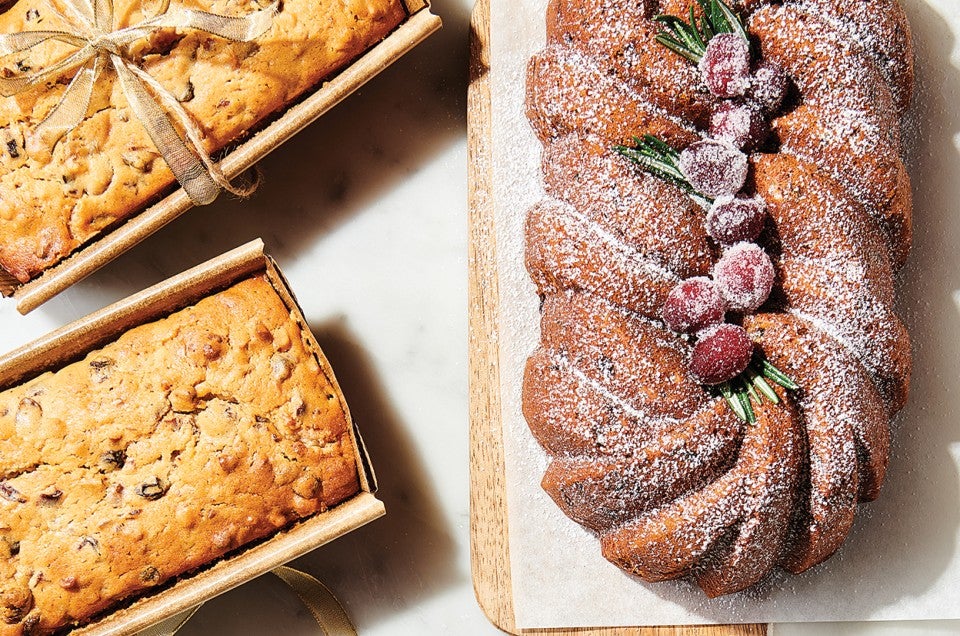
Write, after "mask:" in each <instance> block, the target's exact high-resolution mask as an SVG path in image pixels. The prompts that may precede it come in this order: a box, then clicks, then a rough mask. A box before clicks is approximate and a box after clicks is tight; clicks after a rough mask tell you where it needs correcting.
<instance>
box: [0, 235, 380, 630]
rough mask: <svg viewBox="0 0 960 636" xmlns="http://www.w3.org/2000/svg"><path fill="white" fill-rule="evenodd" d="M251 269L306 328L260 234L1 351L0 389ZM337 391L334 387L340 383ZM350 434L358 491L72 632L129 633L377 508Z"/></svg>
mask: <svg viewBox="0 0 960 636" xmlns="http://www.w3.org/2000/svg"><path fill="white" fill-rule="evenodd" d="M256 273H264V274H265V275H266V277H267V280H269V281H270V283H271V284H272V285H273V287H274V289H275V290H276V291H277V293H278V294H279V296H280V298H281V299H282V300H283V302H284V303H285V304H286V305H287V307H288V308H289V309H290V312H291V315H292V316H293V318H294V319H295V320H296V321H297V322H298V323H299V324H300V326H301V328H302V329H304V331H305V333H307V334H309V333H310V330H309V327H308V326H307V322H306V320H305V319H304V317H303V314H302V312H301V310H300V307H299V305H298V304H297V302H296V299H295V298H294V296H293V293H292V292H291V291H290V289H289V287H288V285H287V283H286V280H285V279H284V277H283V275H282V274H281V273H280V271H279V269H278V268H277V266H276V264H275V263H274V262H273V259H271V258H270V257H269V256H267V255H265V254H264V252H263V242H262V241H260V240H256V241H252V242H250V243H247V244H246V245H243V246H241V247H239V248H237V249H235V250H232V251H230V252H228V253H226V254H223V255H222V256H220V257H217V258H215V259H213V260H210V261H208V262H206V263H204V264H202V265H199V266H197V267H195V268H193V269H190V270H188V271H186V272H184V273H182V274H180V275H178V276H175V277H173V278H170V279H168V280H166V281H164V282H162V283H159V284H157V285H154V286H153V287H150V288H149V289H146V290H144V291H142V292H140V293H138V294H135V295H133V296H130V297H129V298H126V299H124V300H121V301H119V302H117V303H115V304H113V305H111V306H109V307H106V308H105V309H102V310H100V311H98V312H96V313H93V314H90V315H89V316H86V317H84V318H81V319H79V320H77V321H75V322H73V323H71V324H69V325H67V326H65V327H63V328H61V329H58V330H57V331H54V332H52V333H50V334H49V335H47V336H44V337H42V338H40V339H38V340H36V341H34V342H33V343H30V344H27V345H25V346H23V347H20V348H19V349H17V350H15V351H13V352H11V353H9V354H7V355H5V356H3V357H2V358H0V389H3V388H6V387H9V386H12V385H15V384H18V383H20V382H22V381H24V380H27V379H29V378H32V377H34V376H36V375H39V374H40V373H43V372H44V371H47V370H50V369H54V368H58V367H60V366H62V365H64V364H66V363H69V362H71V361H73V360H76V359H78V358H80V357H82V356H83V355H85V354H86V353H87V352H89V351H90V350H92V349H95V348H97V347H99V346H102V345H104V344H106V343H107V342H109V341H111V340H114V339H115V338H116V337H117V336H119V334H121V333H123V332H125V331H127V330H128V329H130V328H132V327H135V326H137V325H140V324H143V323H147V322H150V321H152V320H155V319H158V318H160V317H162V316H165V315H168V314H170V313H172V312H174V311H177V310H179V309H182V308H184V307H186V306H188V305H191V304H193V303H195V302H197V301H199V300H200V299H201V298H203V297H205V296H207V295H209V294H211V293H212V292H215V291H218V290H220V289H223V288H226V287H228V286H230V285H232V284H233V283H235V282H238V281H239V280H241V279H243V278H246V277H249V276H251V275H253V274H256ZM308 344H309V345H310V346H311V348H312V349H313V352H314V354H315V355H316V357H317V361H318V362H319V364H320V368H321V370H322V371H323V373H324V374H325V375H326V376H327V377H328V378H330V380H331V381H332V382H333V384H334V387H337V384H336V378H335V377H334V374H333V370H332V369H331V368H330V365H329V363H328V362H327V360H326V358H325V357H324V355H323V352H322V351H321V350H320V347H319V345H318V344H317V343H316V341H315V340H314V339H313V337H312V336H310V337H309V338H308ZM337 391H338V393H339V388H338V387H337ZM343 406H344V409H345V411H346V414H347V418H348V420H349V419H350V412H349V409H347V406H346V404H344V405H343ZM351 436H352V438H353V440H354V442H355V444H354V447H355V449H356V453H357V454H356V461H357V467H358V473H359V480H360V488H361V492H360V493H358V494H357V495H355V496H354V497H352V498H351V499H349V500H347V501H345V502H343V503H341V504H339V505H337V506H335V507H334V508H331V509H330V510H328V511H326V512H323V513H320V514H317V515H314V516H312V517H309V518H308V519H305V520H303V521H300V522H298V523H296V524H294V525H293V526H291V527H290V528H288V529H286V530H282V531H280V532H278V533H276V534H274V535H273V536H271V537H270V538H268V539H265V540H261V541H259V542H256V543H255V544H254V545H252V546H250V547H247V548H243V547H241V548H240V549H239V550H237V551H236V552H234V553H233V554H231V555H228V556H227V557H224V558H222V559H220V560H219V561H217V562H216V563H215V564H214V565H212V566H206V567H204V568H202V569H201V570H200V571H198V572H196V573H194V574H187V575H184V576H183V577H181V578H179V579H178V580H177V581H176V582H175V583H174V584H172V585H169V584H168V585H167V586H164V587H163V588H162V589H160V590H158V591H156V592H153V593H150V594H147V595H146V596H143V597H141V598H139V599H138V600H136V601H133V602H132V603H130V604H128V605H125V606H124V607H123V608H122V609H119V610H117V611H114V612H112V613H110V614H107V615H105V616H103V617H101V618H100V619H99V620H97V621H96V622H93V623H90V624H89V625H86V626H84V627H82V628H79V629H77V630H75V631H74V632H71V633H75V634H82V635H84V636H106V635H108V634H109V635H111V636H120V635H126V634H134V633H136V632H137V631H139V630H141V629H144V628H145V627H148V626H150V625H152V624H153V623H156V622H158V621H161V620H163V619H165V618H168V617H170V616H173V615H174V614H177V613H179V612H181V611H183V610H185V609H188V608H190V607H193V606H195V605H197V604H199V603H202V602H204V601H206V600H208V599H210V598H212V597H214V596H216V595H218V594H221V593H223V592H226V591H227V590H229V589H231V588H234V587H236V586H237V585H240V584H241V583H243V582H245V581H248V580H250V579H252V578H255V577H257V576H260V575H261V574H264V573H266V572H269V571H270V570H272V569H273V568H275V567H277V566H278V565H282V564H284V563H286V562H288V561H290V560H292V559H295V558H297V557H299V556H301V555H303V554H305V553H307V552H309V551H311V550H313V549H314V548H317V547H319V546H321V545H323V544H325V543H327V542H329V541H331V540H333V539H335V538H337V537H339V536H341V535H343V534H345V533H347V532H349V531H351V530H353V529H355V528H358V527H360V526H362V525H363V524H365V523H368V522H369V521H372V520H373V519H376V518H377V517H380V516H382V515H383V514H384V507H383V504H382V503H381V502H380V501H379V500H378V499H377V498H376V497H375V496H374V494H373V493H374V492H375V491H376V477H375V475H374V472H373V470H372V468H371V467H370V461H369V458H368V456H367V453H366V449H365V447H364V446H363V441H362V440H361V438H360V436H359V434H358V432H357V431H356V427H353V428H352V431H351Z"/></svg>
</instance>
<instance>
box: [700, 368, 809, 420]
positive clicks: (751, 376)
mask: <svg viewBox="0 0 960 636" xmlns="http://www.w3.org/2000/svg"><path fill="white" fill-rule="evenodd" d="M767 380H770V381H772V382H774V383H775V384H778V385H780V386H782V387H783V388H785V389H787V390H788V391H796V390H797V389H799V388H800V385H798V384H797V383H796V382H794V381H793V380H791V379H790V377H789V376H787V374H785V373H784V372H783V371H781V370H780V369H778V368H777V367H775V366H774V365H773V364H772V363H770V361H769V360H759V361H757V360H755V361H753V362H751V363H750V365H749V366H748V367H747V369H746V370H745V371H744V372H743V373H741V374H740V375H738V376H737V377H735V378H734V379H732V380H728V381H726V382H724V383H723V384H721V385H719V386H718V387H717V389H718V390H719V391H720V395H722V396H723V399H724V400H726V402H727V405H729V406H730V409H731V410H732V411H733V412H734V414H736V416H737V417H739V418H740V419H741V420H743V421H744V422H746V423H748V424H754V423H755V422H756V421H757V415H756V413H754V411H753V402H756V403H757V404H760V403H762V402H763V399H764V398H766V399H767V400H768V401H769V402H770V403H771V404H780V396H779V395H777V392H776V391H774V390H773V387H772V386H770V382H768V381H767Z"/></svg>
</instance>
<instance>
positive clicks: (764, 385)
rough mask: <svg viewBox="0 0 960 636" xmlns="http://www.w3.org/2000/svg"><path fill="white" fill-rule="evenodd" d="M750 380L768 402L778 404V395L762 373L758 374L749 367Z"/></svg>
mask: <svg viewBox="0 0 960 636" xmlns="http://www.w3.org/2000/svg"><path fill="white" fill-rule="evenodd" d="M750 381H751V382H752V383H753V386H755V387H757V389H758V390H759V391H760V392H761V393H763V394H764V396H766V398H767V399H768V400H770V402H772V403H773V404H780V396H779V395H777V392H776V391H774V390H773V387H772V386H770V384H769V383H768V382H767V381H766V380H765V379H764V377H763V376H762V375H758V374H757V372H756V371H754V370H753V369H750Z"/></svg>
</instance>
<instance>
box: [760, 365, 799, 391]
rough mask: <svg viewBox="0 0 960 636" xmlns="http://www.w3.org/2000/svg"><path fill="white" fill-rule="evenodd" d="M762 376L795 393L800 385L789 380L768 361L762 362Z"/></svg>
mask: <svg viewBox="0 0 960 636" xmlns="http://www.w3.org/2000/svg"><path fill="white" fill-rule="evenodd" d="M763 375H764V376H765V377H767V378H770V379H771V380H773V381H774V382H776V383H777V384H779V385H780V386H782V387H783V388H785V389H787V390H789V391H796V390H797V389H799V388H800V385H799V384H797V383H796V382H794V381H793V380H791V379H790V377H789V376H788V375H787V374H785V373H784V372H783V371H781V370H780V369H778V368H777V367H775V366H773V364H771V363H770V361H769V360H764V361H763Z"/></svg>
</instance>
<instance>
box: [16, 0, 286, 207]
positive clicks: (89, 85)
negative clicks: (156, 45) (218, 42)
mask: <svg viewBox="0 0 960 636" xmlns="http://www.w3.org/2000/svg"><path fill="white" fill-rule="evenodd" d="M61 2H63V6H64V9H65V11H60V10H59V9H58V8H57V7H56V6H55V5H54V4H53V3H52V1H51V0H48V5H49V7H50V10H51V11H53V13H54V14H55V15H56V16H57V17H58V18H59V19H60V20H61V21H62V22H63V23H64V25H66V26H65V27H64V28H63V29H62V30H50V31H21V32H19V33H6V34H0V56H6V55H11V54H14V53H21V52H24V51H27V50H29V49H32V48H33V47H35V46H38V45H39V44H42V43H44V42H47V41H50V40H57V41H60V42H65V43H67V44H70V45H72V46H75V47H77V50H76V51H74V52H73V53H71V54H70V55H68V56H66V57H65V58H63V59H61V60H60V61H58V62H56V63H54V64H52V65H50V66H47V67H45V68H42V69H40V70H38V71H36V72H33V73H29V74H24V75H20V76H14V77H0V94H2V95H4V96H6V97H10V96H12V95H16V94H18V93H20V92H22V91H25V90H27V89H29V88H32V87H35V86H38V85H40V84H42V83H44V82H46V81H47V80H50V79H55V78H57V77H59V76H60V75H62V74H65V73H68V72H70V71H74V70H76V74H75V75H74V76H73V79H72V80H71V81H70V84H69V85H68V86H67V89H66V91H64V94H63V97H62V98H61V99H60V101H59V102H58V103H57V105H56V106H54V107H53V109H52V110H51V111H50V113H49V114H48V115H47V116H46V117H45V118H44V120H43V121H42V122H40V124H39V125H38V126H37V129H36V130H35V132H34V134H35V135H36V137H37V138H38V139H39V140H40V143H44V144H49V145H50V146H52V145H53V144H55V143H56V141H57V140H58V139H60V137H62V136H63V135H64V134H66V133H67V132H69V131H70V130H72V129H73V128H75V127H76V126H77V125H79V124H80V122H82V121H83V119H84V117H86V114H87V110H88V109H89V108H90V100H91V97H92V95H93V88H94V85H95V84H96V81H97V78H98V77H99V76H100V73H102V72H103V70H104V68H105V67H106V65H107V64H110V65H111V66H112V67H113V69H114V71H115V72H116V74H117V78H118V80H119V82H120V87H121V89H122V90H123V94H124V96H125V97H126V98H127V102H128V103H129V104H130V109H131V110H132V111H133V113H134V115H135V116H136V117H137V119H138V120H139V121H140V123H141V124H143V127H144V128H145V129H146V131H147V134H149V135H150V138H151V139H152V140H153V143H154V145H155V146H156V147H157V150H158V151H159V152H160V155H161V156H162V157H163V159H164V161H166V162H167V165H168V166H169V167H170V170H171V171H172V172H173V174H174V176H175V177H176V179H177V181H179V182H180V185H181V186H183V189H184V190H185V191H186V193H187V195H188V196H189V197H190V200H191V201H193V202H194V203H196V204H198V205H202V204H206V203H211V202H212V201H213V200H214V199H216V198H217V195H218V194H219V192H220V190H221V189H223V190H227V191H229V192H232V193H234V194H238V195H241V196H242V195H246V194H249V193H250V192H251V191H252V189H253V186H248V187H237V186H234V185H233V184H231V183H230V181H229V180H228V179H227V178H226V176H225V175H224V174H223V172H222V171H221V170H220V166H219V165H217V164H216V163H215V162H214V161H213V159H212V158H211V157H210V155H209V154H208V153H207V152H206V150H204V148H203V143H202V142H201V137H202V136H203V133H202V132H201V131H200V129H199V127H198V126H197V124H196V122H194V120H193V118H192V117H191V116H190V114H189V113H187V111H186V109H184V108H183V106H181V105H180V102H179V101H177V99H176V98H175V97H174V96H173V95H171V94H170V92H169V91H168V90H167V89H165V88H164V87H163V86H162V85H161V84H160V83H159V82H158V81H157V80H156V79H154V78H153V77H151V76H150V74H148V73H147V72H146V71H144V70H143V69H142V68H140V67H139V66H138V65H137V64H136V63H135V62H133V61H132V60H131V59H130V57H129V51H128V50H127V49H128V47H129V45H131V44H133V43H134V42H136V41H137V40H140V39H143V38H145V37H147V36H149V35H150V34H151V33H154V32H155V31H157V30H160V29H166V28H176V29H198V30H200V31H205V32H207V33H210V34H213V35H216V36H219V37H222V38H226V39H228V40H232V41H234V42H249V41H251V40H254V39H256V38H257V37H259V36H260V35H262V34H263V33H265V32H266V31H267V30H268V29H269V28H270V26H271V24H273V18H274V17H275V16H276V15H277V12H278V8H279V2H273V3H272V4H270V5H269V6H267V7H266V8H264V9H260V10H258V11H254V12H253V13H250V14H247V15H246V16H242V17H230V16H225V15H219V14H216V13H208V12H206V11H199V10H195V9H187V8H184V7H171V6H170V4H169V0H161V2H162V4H161V6H160V7H159V11H158V12H157V13H156V15H154V16H153V17H152V18H148V19H146V20H143V21H142V22H139V23H137V24H134V25H131V26H128V27H124V28H121V29H117V30H114V28H113V21H114V15H113V0H61ZM178 125H179V127H180V129H181V130H182V131H183V136H181V134H180V132H178V130H177V126H178ZM184 136H185V138H184Z"/></svg>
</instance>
